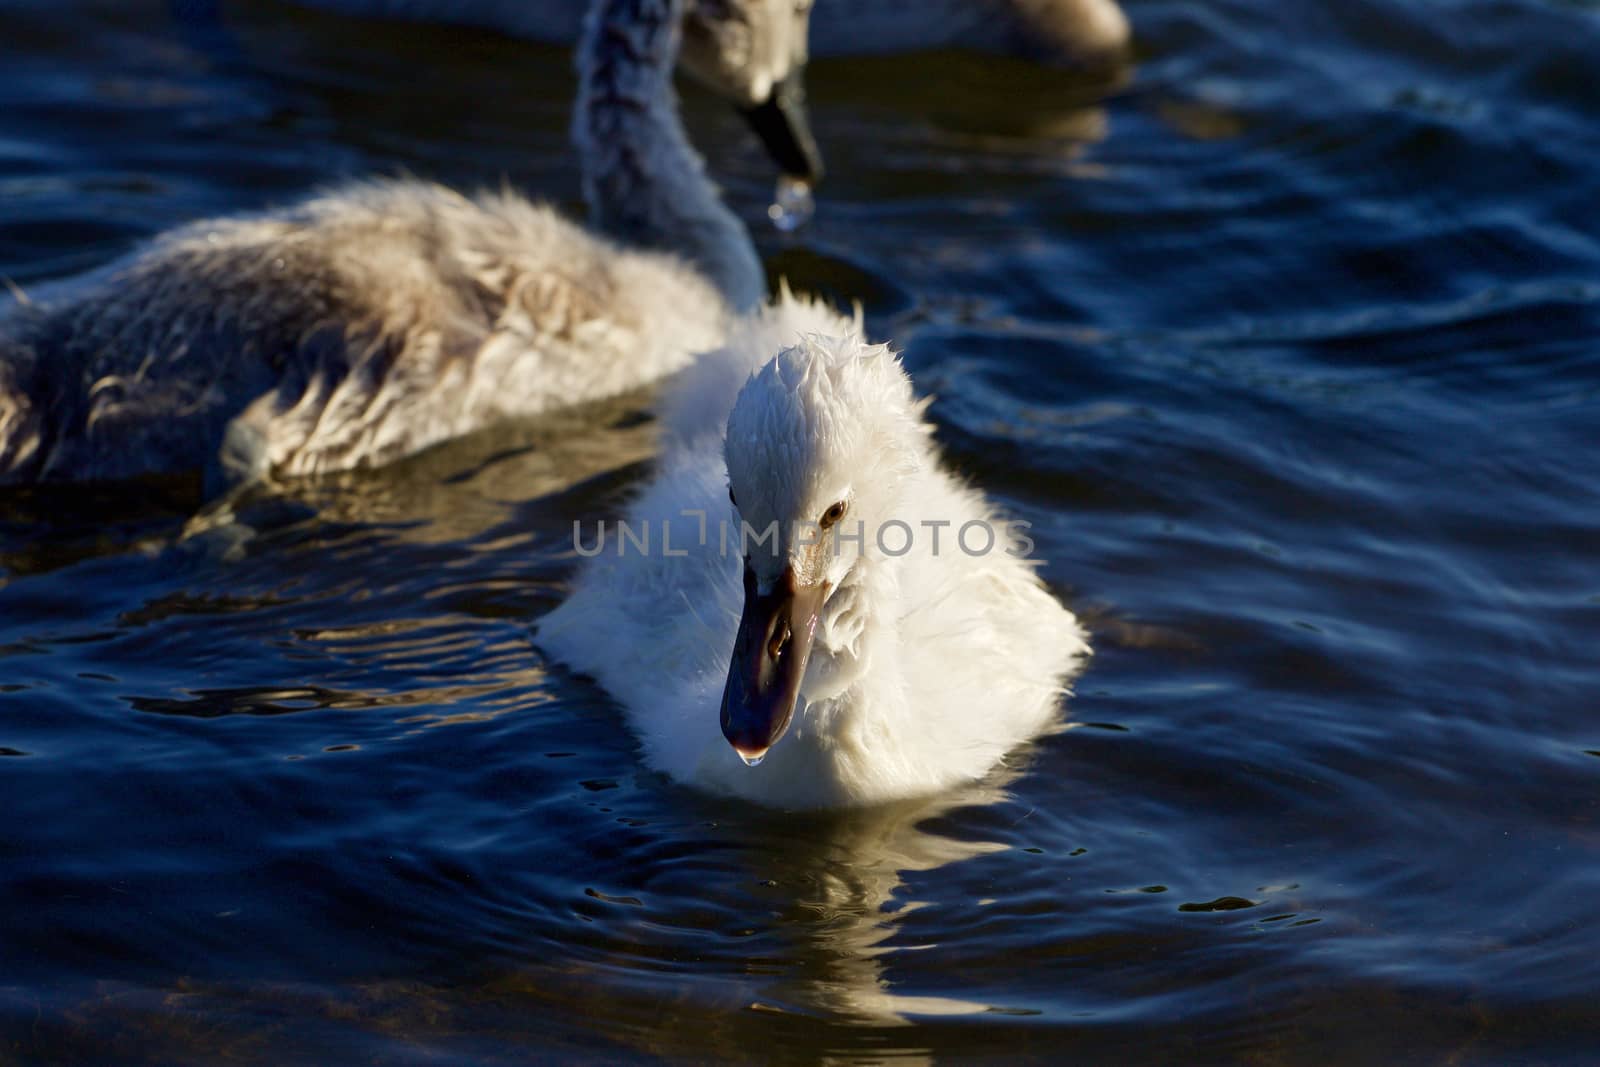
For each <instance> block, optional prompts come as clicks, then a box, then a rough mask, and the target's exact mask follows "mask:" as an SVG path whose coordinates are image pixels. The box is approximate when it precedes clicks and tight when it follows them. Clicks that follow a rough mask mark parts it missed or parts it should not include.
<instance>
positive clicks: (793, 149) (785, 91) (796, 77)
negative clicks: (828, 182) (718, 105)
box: [744, 70, 822, 185]
mask: <svg viewBox="0 0 1600 1067" xmlns="http://www.w3.org/2000/svg"><path fill="white" fill-rule="evenodd" d="M744 117H745V119H746V121H748V122H749V123H750V128H751V129H752V130H754V131H755V132H756V136H757V137H760V138H761V143H762V144H764V145H766V146H767V155H769V156H771V157H772V161H773V162H774V163H776V164H777V165H778V169H779V170H781V171H783V173H785V174H787V175H789V176H790V177H791V178H799V179H801V180H802V181H805V182H808V183H810V184H811V185H815V184H817V182H819V181H821V180H822V153H821V152H819V151H817V141H816V138H814V137H812V136H811V118H810V116H809V114H808V113H807V111H806V89H805V82H804V79H803V77H802V74H801V71H800V70H794V71H791V72H790V74H789V76H788V77H787V78H785V79H783V81H781V82H779V83H778V84H777V85H775V86H773V89H772V95H771V96H769V97H767V100H766V102H765V103H762V104H757V105H756V106H755V107H750V108H745V109H744Z"/></svg>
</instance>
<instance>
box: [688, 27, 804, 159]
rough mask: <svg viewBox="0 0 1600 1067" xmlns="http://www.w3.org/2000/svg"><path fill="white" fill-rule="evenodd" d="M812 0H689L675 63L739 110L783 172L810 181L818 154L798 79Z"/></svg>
mask: <svg viewBox="0 0 1600 1067" xmlns="http://www.w3.org/2000/svg"><path fill="white" fill-rule="evenodd" d="M811 5H812V0H687V2H686V6H685V8H684V14H683V40H682V44H681V46H680V49H679V53H678V61H679V63H680V64H682V66H683V68H684V69H685V70H687V71H688V72H689V73H690V74H691V75H693V76H694V78H695V79H696V80H697V81H699V82H701V83H702V84H703V85H705V86H706V87H707V88H708V89H711V90H712V91H713V92H715V93H717V94H718V95H719V96H722V97H724V98H726V99H728V100H730V101H732V102H733V103H734V104H735V105H736V106H738V107H739V109H740V110H741V111H742V112H743V113H744V116H745V118H746V119H747V120H748V121H749V123H750V126H751V128H752V129H754V130H755V132H756V135H757V136H758V137H760V138H761V142H762V144H763V145H765V146H766V149H767V153H768V154H769V155H770V156H771V157H772V159H773V162H775V163H776V164H777V165H778V166H779V167H780V168H781V169H782V170H783V172H784V173H785V174H788V175H790V176H791V177H795V178H799V179H802V180H804V181H806V182H809V183H811V184H813V185H814V184H816V182H817V181H818V180H819V179H820V178H821V176H822V157H821V154H820V153H819V152H818V151H817V145H816V139H815V138H814V137H813V136H812V134H811V125H810V121H809V119H808V118H807V115H806V108H805V89H804V82H803V80H802V76H803V74H804V71H805V65H806V38H807V37H808V35H809V34H810V27H811Z"/></svg>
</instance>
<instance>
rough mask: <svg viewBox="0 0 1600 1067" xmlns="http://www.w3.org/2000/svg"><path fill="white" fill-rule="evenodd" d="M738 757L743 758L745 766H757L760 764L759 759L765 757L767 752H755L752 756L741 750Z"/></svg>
mask: <svg viewBox="0 0 1600 1067" xmlns="http://www.w3.org/2000/svg"><path fill="white" fill-rule="evenodd" d="M735 751H737V750H735ZM739 758H740V759H742V760H744V765H745V766H746V767H759V766H761V761H762V760H764V759H766V758H767V754H766V753H765V752H757V753H756V754H755V755H753V756H746V755H745V754H744V753H743V752H740V753H739Z"/></svg>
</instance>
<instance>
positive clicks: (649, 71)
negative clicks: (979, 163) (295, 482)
mask: <svg viewBox="0 0 1600 1067" xmlns="http://www.w3.org/2000/svg"><path fill="white" fill-rule="evenodd" d="M682 3H683V0H595V3H594V4H593V10H592V12H591V16H590V21H589V23H588V28H587V30H586V32H585V34H584V38H583V40H582V42H581V44H580V49H579V68H580V76H581V77H580V80H581V87H580V91H579V94H578V99H577V104H576V108H575V117H574V122H573V130H574V139H575V142H576V144H577V147H578V152H579V155H580V159H581V163H582V170H583V175H584V187H585V194H586V197H587V199H588V201H589V204H590V207H591V212H592V214H593V216H594V220H595V223H596V225H597V227H598V229H599V230H600V231H601V232H599V233H597V232H592V231H590V230H587V229H584V228H582V227H579V226H577V225H574V224H573V223H571V222H568V221H566V220H564V219H563V218H561V217H560V216H559V215H558V214H557V213H556V212H555V211H554V210H553V209H551V208H550V207H548V206H545V205H539V204H534V203H530V202H529V201H527V200H525V199H523V198H522V197H520V196H518V195H516V194H514V193H510V192H502V193H499V194H493V195H480V196H476V197H466V196H462V195H459V194H456V193H453V192H451V191H449V190H446V189H444V188H441V187H439V186H437V185H433V184H430V183H427V182H422V181H414V180H395V181H383V182H361V183H355V184H352V185H348V186H345V187H343V188H339V189H335V190H333V191H330V192H327V193H324V194H322V195H318V196H315V197H312V198H311V199H309V200H307V201H305V202H303V203H301V204H299V205H297V206H294V207H291V208H288V209H286V210H281V211H274V212H267V213H264V214H260V215H255V216H242V217H234V218H225V219H218V220H211V221H205V222H198V223H195V224H192V225H189V226H186V227H184V228H181V229H179V230H177V231H174V232H172V233H169V234H167V235H164V236H162V237H160V238H158V239H156V240H155V241H153V242H151V243H150V244H149V245H147V246H146V247H144V248H142V249H140V250H138V251H136V252H135V253H134V254H132V255H131V256H130V257H128V258H127V259H125V260H123V261H121V262H119V263H115V264H112V265H110V266H109V267H107V268H103V269H102V270H100V271H97V272H95V273H93V274H92V275H90V276H87V277H84V278H80V279H77V280H76V281H73V282H70V283H66V284H64V285H57V286H54V287H45V288H44V289H41V290H40V291H39V292H38V293H37V294H36V295H35V296H33V297H32V298H31V299H30V298H24V299H22V300H20V301H18V303H17V304H16V305H15V306H13V307H12V308H11V309H9V312H8V313H7V314H5V316H4V317H3V318H0V484H6V483H20V482H40V481H88V480H113V479H123V478H129V477H135V476H139V475H145V474H157V473H175V472H184V471H193V470H201V471H203V472H204V473H205V475H206V477H207V482H208V487H209V488H211V489H213V490H215V489H220V488H222V487H223V486H225V485H227V484H230V483H234V482H238V481H242V480H247V479H249V478H252V477H255V476H257V475H260V474H263V473H265V472H268V471H272V472H276V473H281V474H288V475H299V474H311V473H316V472H321V471H329V470H338V469H346V468H353V467H363V466H373V465H377V464H381V463H385V462H388V461H391V460H394V459H397V458H399V457H401V456H405V455H408V454H411V453H414V452H417V451H419V450H421V449H423V448H426V447H428V446H429V445H432V444H435V443H437V442H440V441H443V440H446V439H448V438H450V437H454V436H457V435H459V434H462V433H465V432H468V431H470V430H473V429H475V428H478V427H481V426H484V425H487V424H489V423H492V422H494V421H498V420H501V419H504V418H507V417H512V416H518V415H529V414H537V413H539V412H542V411H546V410H549V409H551V408H555V407H561V406H567V405H572V404H576V403H580V402H584V401H589V400H595V399H599V398H602V397H605V396H608V395H612V394H615V393H618V392H621V391H624V390H627V389H630V388H634V387H637V386H639V385H641V384H644V383H647V382H650V381H652V380H655V379H657V378H659V377H661V376H662V375H665V374H668V373H671V372H672V371H674V370H677V369H678V368H680V367H682V366H683V365H685V364H686V363H687V362H688V361H689V360H690V358H691V357H692V355H693V354H694V353H696V352H700V351H704V350H706V349H708V348H711V347H714V346H715V345H716V344H717V343H719V342H720V340H721V338H722V337H723V336H724V335H725V333H726V330H727V328H728V324H729V323H730V322H731V321H732V320H733V318H734V317H735V316H736V315H737V314H738V313H741V312H743V311H746V310H749V309H751V308H753V307H755V306H756V305H757V304H758V303H759V302H760V301H761V300H762V299H763V297H764V294H765V288H766V287H765V278H764V275H763V272H762V268H761V264H760V261H759V259H758V258H757V255H756V252H755V249H754V246H753V245H752V244H751V241H750V237H749V234H748V232H747V231H746V229H745V228H744V226H743V225H742V224H741V223H740V221H739V220H738V219H737V218H736V217H735V216H734V215H733V214H732V212H731V211H729V210H728V208H727V207H726V206H725V205H724V204H723V203H722V202H721V200H720V199H719V197H718V195H717V193H716V190H715V189H714V187H713V186H712V185H711V183H710V181H709V180H708V179H707V177H706V175H705V173H704V169H703V166H702V163H701V161H700V159H699V157H698V156H697V155H696V154H695V153H694V151H693V149H692V148H691V147H690V146H689V143H688V140H687V137H686V135H685V133H684V130H683V128H682V125H681V123H680V121H679V118H678V115H677V109H676V98H675V97H674V95H673V92H672V86H671V76H672V68H673V64H674V58H675V56H676V54H677V50H678V43H679V39H680V16H681V14H682ZM728 10H729V11H733V12H738V13H739V14H740V15H741V16H742V17H744V18H745V19H746V21H745V22H744V23H741V25H743V26H744V27H745V29H746V31H747V32H746V38H745V39H746V44H747V45H748V43H749V38H750V37H751V35H752V34H753V35H754V37H755V38H756V39H758V40H765V39H766V38H768V37H772V38H777V39H779V41H780V43H781V45H782V47H779V48H765V47H764V48H762V49H759V50H757V52H750V51H749V50H748V49H747V50H746V52H744V53H741V55H742V56H743V58H742V59H740V58H739V57H734V58H733V59H730V60H729V61H728V62H726V63H725V64H724V65H723V69H722V70H721V73H720V75H719V76H720V77H722V78H723V80H724V82H725V83H726V88H727V92H728V93H729V95H731V96H733V97H734V98H735V99H736V101H737V102H739V103H740V104H746V103H748V102H749V100H750V99H752V98H755V97H757V96H761V95H763V94H765V95H768V96H770V95H772V94H773V93H774V92H775V91H776V90H777V89H778V88H780V87H783V86H785V85H791V84H792V76H793V75H794V74H795V72H796V71H797V70H798V67H795V66H793V65H792V58H793V56H794V55H797V54H798V55H801V56H803V49H800V50H799V51H798V52H796V50H795V49H794V48H793V46H792V40H793V37H794V34H795V33H797V32H798V33H800V35H801V37H802V39H803V34H804V15H803V13H801V14H799V15H796V14H794V13H793V9H792V8H791V7H790V6H789V3H788V0H783V3H782V4H778V3H777V2H776V0H733V2H732V3H731V4H730V6H729V8H728ZM761 12H768V13H770V17H769V16H768V15H761V16H760V17H759V18H758V17H757V15H758V14H760V13H761ZM752 20H753V21H752ZM751 27H754V29H752V28H751ZM791 102H792V101H791ZM767 117H768V118H769V119H770V118H771V116H767ZM796 144H799V145H801V146H802V148H803V147H808V146H809V142H808V141H807V140H806V138H805V137H804V136H803V135H802V136H800V137H798V138H795V139H791V142H790V143H789V144H788V148H789V149H790V155H791V156H793V157H795V158H797V159H798V160H799V162H798V163H797V164H796V165H797V166H799V167H802V168H803V167H804V166H805V164H806V163H807V160H806V159H804V158H802V157H803V156H804V152H803V151H802V150H801V148H797V147H796Z"/></svg>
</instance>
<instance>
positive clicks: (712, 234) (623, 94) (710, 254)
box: [573, 0, 766, 310]
mask: <svg viewBox="0 0 1600 1067" xmlns="http://www.w3.org/2000/svg"><path fill="white" fill-rule="evenodd" d="M683 6H684V0H593V3H592V4H591V7H590V9H589V15H588V18H587V19H586V20H585V23H584V32H583V36H582V37H581V38H580V41H579V45H578V74H579V90H578V102H577V108H576V111H575V113H574V120H573V140H574V142H575V143H576V145H577V149H578V157H579V164H580V167H581V169H582V172H583V192H584V199H585V200H586V201H587V202H588V205H589V211H590V215H591V218H592V219H593V221H594V223H595V225H596V226H597V227H598V228H600V229H601V230H603V231H604V232H606V233H608V234H610V235H611V236H613V237H616V238H618V239H619V240H621V241H623V242H625V243H627V244H630V245H634V246H638V247H643V248H651V249H659V250H663V251H669V252H674V253H676V254H678V255H680V256H683V257H684V258H686V259H688V260H690V261H691V262H692V263H694V265H695V266H697V267H698V268H699V269H700V270H701V271H702V272H703V273H704V274H705V275H706V276H707V277H708V278H709V279H710V280H711V281H712V282H713V283H714V284H715V285H716V286H717V287H718V289H719V290H720V291H721V292H722V293H723V295H724V296H725V297H726V298H727V299H728V301H729V302H730V303H731V304H732V305H733V306H735V307H737V308H739V309H741V310H745V309H748V308H752V307H754V306H756V305H757V304H759V303H760V302H761V300H762V299H763V297H764V296H765V292H766V280H765V276H764V274H763V272H762V269H761V262H760V259H759V258H758V257H757V256H756V252H755V247H754V246H753V245H752V244H751V241H750V235H749V233H748V232H747V231H746V230H745V227H744V226H743V224H742V223H740V221H739V220H738V218H737V217H736V216H735V215H734V214H733V213H732V212H731V211H730V210H729V209H728V207H727V205H725V204H723V203H722V200H721V198H720V197H719V196H718V194H717V191H716V188H715V187H714V186H713V185H712V184H711V181H710V179H709V178H708V177H707V175H706V172H705V165H704V163H703V162H702V161H701V159H700V157H699V155H698V154H697V153H696V152H695V150H694V148H693V147H692V146H691V145H690V144H689V138H688V134H687V133H686V131H685V130H684V127H683V122H682V119H681V118H680V116H679V112H678V98H677V93H676V92H675V91H674V89H673V85H672V72H673V67H674V64H675V63H676V62H677V56H678V45H679V37H680V33H681V18H682V14H683Z"/></svg>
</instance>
